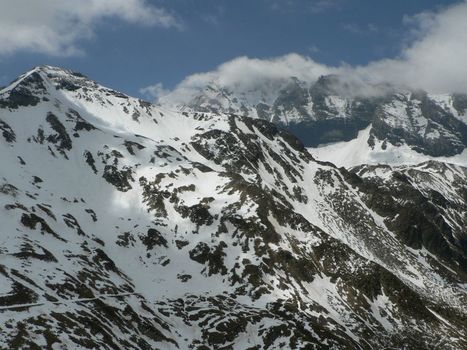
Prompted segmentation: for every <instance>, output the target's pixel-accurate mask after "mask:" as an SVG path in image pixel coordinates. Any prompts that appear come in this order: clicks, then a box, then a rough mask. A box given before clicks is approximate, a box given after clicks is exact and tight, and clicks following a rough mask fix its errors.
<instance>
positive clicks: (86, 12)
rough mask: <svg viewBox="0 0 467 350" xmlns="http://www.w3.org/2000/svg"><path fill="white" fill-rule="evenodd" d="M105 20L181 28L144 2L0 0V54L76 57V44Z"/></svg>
mask: <svg viewBox="0 0 467 350" xmlns="http://www.w3.org/2000/svg"><path fill="white" fill-rule="evenodd" d="M109 18H115V19H119V20H121V21H124V22H127V23H130V24H135V25H143V26H158V27H162V28H178V29H181V28H182V23H181V22H180V21H179V20H178V19H177V18H176V17H175V16H174V15H172V14H171V13H169V12H168V11H166V10H164V9H162V8H159V7H155V6H152V5H150V4H149V3H148V2H147V1H146V0H80V1H74V0H41V1H38V0H2V4H1V10H0V54H9V53H14V52H17V51H31V52H39V53H45V54H49V55H54V56H67V55H74V54H79V53H81V52H82V51H81V48H80V47H79V45H78V43H79V41H80V40H85V39H89V38H92V37H93V36H94V35H95V29H96V27H97V26H98V25H99V24H101V23H102V22H103V20H105V19H109Z"/></svg>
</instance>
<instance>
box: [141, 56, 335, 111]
mask: <svg viewBox="0 0 467 350" xmlns="http://www.w3.org/2000/svg"><path fill="white" fill-rule="evenodd" d="M334 71H335V69H334V68H331V67H327V66H325V65H322V64H319V63H317V62H315V61H313V60H312V59H311V58H308V57H303V56H300V55H298V54H288V55H285V56H281V57H278V58H274V59H262V60H261V59H255V58H248V57H238V58H236V59H234V60H231V61H228V62H226V63H224V64H222V65H220V66H219V67H217V69H216V70H214V71H211V72H207V73H198V74H193V75H190V76H189V77H187V78H185V79H184V80H183V81H182V82H181V83H180V84H179V85H178V86H177V87H176V88H175V89H174V91H172V92H170V93H164V95H163V96H159V97H163V101H164V102H166V103H186V102H188V101H189V100H190V99H191V98H192V97H193V96H194V95H195V94H196V93H197V92H199V91H200V90H201V89H203V88H204V87H206V85H209V84H214V85H218V86H225V87H229V88H230V89H231V90H233V91H243V92H245V91H255V90H261V89H265V88H268V87H270V88H272V89H274V87H277V86H280V85H281V83H282V82H283V81H284V79H287V78H290V77H300V79H303V80H306V81H314V80H316V79H318V78H319V77H320V76H321V75H324V74H330V73H332V72H334ZM145 89H151V87H148V88H145Z"/></svg>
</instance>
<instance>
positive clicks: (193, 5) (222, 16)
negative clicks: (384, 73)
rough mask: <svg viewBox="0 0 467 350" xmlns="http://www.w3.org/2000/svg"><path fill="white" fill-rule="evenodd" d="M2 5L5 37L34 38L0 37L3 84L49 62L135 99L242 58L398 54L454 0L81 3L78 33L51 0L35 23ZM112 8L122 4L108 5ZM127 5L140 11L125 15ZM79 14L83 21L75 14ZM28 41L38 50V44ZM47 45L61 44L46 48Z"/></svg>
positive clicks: (16, 7) (361, 61)
mask: <svg viewBox="0 0 467 350" xmlns="http://www.w3.org/2000/svg"><path fill="white" fill-rule="evenodd" d="M4 1H5V5H2V6H4V9H6V11H3V12H4V15H3V17H2V15H1V14H0V30H2V29H3V27H5V26H6V28H7V30H6V31H5V30H4V31H3V32H4V33H5V32H6V34H4V35H7V34H8V30H11V31H12V32H13V30H15V27H14V25H17V23H18V22H19V21H23V23H29V22H28V21H30V23H31V25H30V26H29V27H28V28H26V29H27V31H26V29H25V31H26V32H27V33H29V34H28V35H30V36H31V38H30V39H27V40H29V41H26V39H24V38H23V37H19V36H18V38H13V39H12V41H13V42H10V43H9V46H8V43H7V44H5V39H3V40H2V37H1V36H0V85H4V84H6V83H8V82H9V81H10V80H12V79H14V78H15V77H16V76H17V75H19V74H20V73H22V72H24V71H25V70H28V69H29V68H31V67H33V66H36V65H41V64H50V65H57V66H61V67H65V68H70V69H73V70H76V71H80V72H82V73H84V74H86V75H88V76H89V77H91V78H92V79H94V80H97V81H99V82H100V83H103V84H104V85H107V86H110V87H113V88H115V89H118V90H121V91H124V92H126V93H129V94H131V95H135V96H138V95H139V94H140V92H139V91H140V89H141V88H142V87H145V86H148V85H151V84H155V83H158V82H160V83H162V84H163V86H164V87H165V88H168V89H172V88H173V87H174V86H175V85H176V84H177V83H179V82H180V81H182V80H183V79H184V78H185V77H187V76H189V75H191V74H194V73H197V72H206V71H211V70H213V69H215V68H216V67H217V66H218V65H220V64H222V63H224V62H226V61H229V60H231V59H234V58H236V57H239V56H248V57H251V58H272V57H278V56H282V55H285V54H288V53H298V54H300V55H303V56H307V57H311V58H312V59H313V60H314V61H316V62H319V63H321V64H324V65H327V66H338V65H342V63H346V64H349V65H352V66H355V65H366V64H368V63H369V62H373V61H378V60H381V59H384V58H393V57H397V56H398V55H400V54H401V51H402V50H403V49H404V48H405V47H407V45H410V43H411V40H412V38H411V36H412V35H415V34H417V33H415V34H414V33H412V32H414V30H413V28H412V24H413V23H412V22H413V21H411V19H413V18H414V16H416V15H417V14H420V13H427V12H430V11H431V12H433V13H436V12H437V11H441V10H442V8H443V7H446V6H449V5H451V4H456V3H459V1H448V0H444V1H439V0H438V1H433V0H390V1H389V0H381V1H374V0H373V1H370V0H295V1H294V0H236V1H230V0H160V1H156V0H152V1H149V0H148V1H143V0H131V1H129V0H128V1H127V2H126V3H125V4H124V5H122V4H123V3H122V0H83V3H85V2H88V3H89V4H92V5H93V6H94V7H92V8H93V10H92V11H93V12H91V11H88V12H86V13H85V12H80V13H79V15H76V14H75V13H74V12H73V11H75V9H74V8H73V7H72V6H76V4H77V3H78V1H75V2H70V3H69V4H70V7H66V8H65V7H64V8H63V11H62V12H63V13H66V14H67V16H70V18H72V20H73V21H75V22H73V23H75V25H74V27H73V28H71V27H70V28H69V27H67V25H66V24H64V23H61V22H60V20H61V19H56V18H55V17H57V18H58V17H59V16H61V17H65V16H64V15H63V13H58V14H57V15H56V16H55V15H54V14H53V11H55V10H54V9H56V7H57V6H56V4H57V3H56V1H57V0H43V1H44V2H43V6H45V7H47V6H50V11H49V12H47V13H44V14H43V17H41V15H39V16H37V17H39V18H34V16H33V14H34V11H33V10H30V3H32V2H38V1H37V0H4ZM62 1H64V2H68V0H62ZM100 1H102V3H106V6H104V7H103V6H101V7H98V6H97V5H96V3H97V4H99V2H100ZM102 3H101V5H102ZM114 4H116V6H117V7H118V6H120V7H121V8H119V9H118V10H115V9H113V8H112V6H113V5H114ZM119 4H120V5H119ZM128 4H130V5H128ZM131 4H133V5H134V6H139V7H138V8H137V9H136V10H134V9H129V8H128V6H132V5H131ZM54 6H55V7H54ZM60 6H61V5H60ZM89 8H91V5H90V6H89ZM148 9H150V10H156V11H155V12H150V13H151V16H152V17H150V16H149V15H145V13H146V14H147V13H149V12H148ZM25 11H26V12H27V11H30V13H29V14H28V13H25ZM50 12H52V14H51V13H50ZM75 15H76V16H79V18H78V17H76V18H78V19H76V18H75V17H72V16H75ZM7 16H8V17H7ZM14 16H18V19H17V21H11V23H10V22H8V21H10V20H11V18H12V17H14ZM52 16H55V17H53V18H52ZM41 20H43V21H44V23H41V22H40V21H41ZM466 21H467V18H466ZM2 22H4V23H2ZM50 23H53V24H52V25H51V24H50ZM48 25H50V26H51V28H49V29H51V30H49V31H44V33H45V34H44V36H43V37H41V36H40V35H39V34H37V33H38V32H39V30H38V29H37V28H43V27H44V26H48ZM419 27H423V26H420V25H419ZM77 28H78V29H77ZM22 29H24V28H22ZM422 29H423V28H422ZM54 31H55V32H54ZM16 32H17V30H16ZM31 33H34V34H31ZM51 33H52V34H51ZM62 36H63V37H62ZM15 40H16V42H15ZM21 40H25V42H24V43H21ZM34 40H36V41H37V42H40V43H41V44H38V45H36V43H35V41H34ZM53 41H57V42H59V43H60V44H57V45H55V46H53V45H52V46H51V45H49V44H48V43H47V42H53ZM2 42H3V44H2ZM2 45H5V47H4V48H3V50H2Z"/></svg>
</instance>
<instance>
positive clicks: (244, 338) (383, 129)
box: [0, 66, 467, 350]
mask: <svg viewBox="0 0 467 350" xmlns="http://www.w3.org/2000/svg"><path fill="white" fill-rule="evenodd" d="M339 79H340V78H339V77H335V76H328V77H322V78H321V79H319V80H318V81H317V82H316V83H315V84H313V85H312V86H306V85H305V84H304V83H303V82H301V81H299V80H298V79H294V78H291V79H290V81H288V82H286V84H285V85H284V86H281V87H280V89H278V90H277V91H278V92H277V95H274V94H273V93H269V92H270V91H273V90H268V87H265V91H263V92H261V91H256V92H255V94H256V95H255V94H253V93H251V94H250V93H249V92H248V91H245V92H244V93H243V94H242V93H237V92H236V93H235V94H234V93H233V92H230V91H228V90H226V89H225V88H222V87H215V86H209V87H207V88H206V89H204V90H203V91H202V93H200V95H199V96H196V97H195V98H193V100H192V101H191V102H190V103H189V104H188V105H184V106H176V109H175V110H174V109H173V108H174V107H173V106H171V107H170V108H169V107H168V106H156V105H153V104H150V103H148V102H145V101H142V100H140V99H136V98H132V97H129V96H127V95H125V94H122V93H120V92H117V91H115V90H112V89H109V88H105V87H103V86H101V85H99V84H97V83H96V82H94V81H92V80H90V79H88V78H86V77H84V76H83V75H81V74H79V73H74V72H71V71H67V70H63V69H60V68H55V67H49V66H43V67H37V68H35V69H33V70H31V71H29V72H27V73H25V74H24V75H22V76H20V77H19V78H18V79H17V80H16V81H14V82H13V83H11V84H10V85H9V86H8V87H6V88H4V89H2V90H0V164H1V166H0V240H1V242H0V348H4V349H242V350H243V349H377V348H381V349H389V348H391V349H452V350H458V349H464V348H467V311H466V307H465V305H467V168H465V167H463V166H461V165H459V164H461V163H462V159H463V158H462V156H463V154H464V153H463V152H464V149H465V145H466V136H467V131H466V120H467V117H466V115H465V109H466V108H467V99H466V97H465V96H464V95H431V94H427V93H425V92H414V91H408V90H403V89H395V88H392V87H388V86H378V87H374V89H375V91H376V92H377V93H375V94H374V96H371V97H368V96H367V97H359V96H352V95H351V94H350V93H349V91H356V90H355V89H353V88H351V86H350V88H349V86H345V84H344V85H343V84H340V83H339V81H340V80H339ZM336 86H339V88H340V89H341V88H342V87H344V88H345V89H344V90H339V91H338V90H336V89H337V87H336ZM268 91H269V92H268ZM274 91H276V90H274ZM287 129H288V130H287ZM290 131H292V133H291V132H290ZM293 133H295V134H296V135H297V136H298V138H297V137H296V136H294V134H293ZM331 142H333V143H335V144H334V145H333V146H326V147H335V148H334V149H330V148H323V147H319V148H316V147H317V146H318V145H322V144H328V143H331ZM342 142H350V143H347V144H345V143H342ZM336 145H337V146H336ZM342 145H344V148H341V149H340V151H339V149H338V148H336V147H342ZM345 145H347V146H348V147H354V148H353V149H358V150H360V151H361V152H367V153H365V155H364V156H362V157H360V158H358V157H356V158H355V159H353V160H349V162H348V164H349V165H356V164H360V165H358V166H349V167H347V168H343V167H338V166H336V165H335V164H333V163H332V162H329V161H324V160H325V159H323V158H325V155H326V154H329V155H333V156H337V155H339V154H341V155H342V154H346V153H345V152H346V150H345ZM372 148H373V150H372ZM349 149H351V148H349ZM403 149H407V150H409V149H410V150H412V151H413V152H415V153H417V154H418V155H419V158H416V159H417V160H421V161H422V162H421V163H419V164H409V163H411V162H405V161H403V160H401V161H400V163H405V164H399V165H387V164H364V163H365V160H367V159H370V158H371V157H373V158H371V160H372V162H371V163H374V162H376V160H377V159H378V158H375V157H376V156H375V154H376V153H374V152H383V153H384V152H386V151H387V152H389V153H390V154H389V155H388V156H387V157H386V158H384V159H390V160H391V162H389V163H391V164H393V163H394V159H395V157H394V155H397V154H398V153H397V152H399V151H400V150H403ZM316 150H317V151H316ZM319 150H321V151H323V152H322V153H320V157H319V158H320V159H323V160H318V159H316V158H315V157H313V155H312V154H313V152H314V151H316V152H318V153H319ZM331 151H332V152H331ZM333 152H334V153H333ZM372 152H373V153H372ZM378 154H379V153H378ZM370 155H371V157H370ZM350 156H351V154H349V155H348V156H347V158H348V157H350ZM445 157H458V158H456V159H457V160H458V164H457V165H456V164H451V163H449V162H446V159H445ZM459 157H460V158H459ZM380 159H383V158H380ZM345 160H346V159H342V158H341V159H340V161H342V162H344V161H345ZM412 163H413V162H412ZM339 165H341V164H339Z"/></svg>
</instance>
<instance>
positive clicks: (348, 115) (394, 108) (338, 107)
mask: <svg viewBox="0 0 467 350" xmlns="http://www.w3.org/2000/svg"><path fill="white" fill-rule="evenodd" d="M234 91H235V92H234ZM182 109H184V110H192V111H203V112H212V113H234V114H237V115H243V116H249V117H252V118H260V119H265V120H269V121H272V122H275V123H277V124H279V125H281V126H283V127H286V128H287V129H289V130H290V131H292V132H293V133H294V134H295V135H296V136H298V137H299V138H300V139H301V140H302V142H304V144H305V145H306V146H307V147H317V146H319V145H323V144H329V143H333V142H341V141H350V140H352V139H355V138H356V137H357V134H358V132H359V131H361V130H363V129H365V128H369V129H370V130H369V133H368V136H367V137H366V139H365V143H366V147H367V148H374V146H375V143H377V142H378V141H381V142H382V143H384V145H385V146H384V147H386V145H387V144H390V145H393V146H402V145H407V146H409V149H412V150H413V151H415V152H418V153H421V154H424V155H428V156H432V157H440V156H454V155H457V154H460V153H462V152H463V151H464V149H465V148H466V146H467V115H466V109H467V95H462V94H445V95H439V94H438V95H436V94H429V93H427V92H424V91H413V90H410V89H407V88H403V87H395V86H390V85H368V84H366V85H365V84H363V83H358V84H357V83H355V82H351V81H346V80H345V79H343V77H339V76H335V75H330V76H322V77H321V78H319V79H318V80H317V81H316V82H314V83H312V84H309V83H306V82H304V81H301V80H299V79H298V78H294V77H293V78H290V79H289V80H286V81H281V82H276V83H275V84H272V85H271V86H269V87H267V88H265V91H262V92H257V91H243V90H242V88H241V87H236V88H235V89H233V88H231V87H224V86H218V85H216V84H211V85H208V86H207V87H206V88H205V89H204V90H202V91H200V92H199V94H198V95H196V96H194V97H193V98H192V99H191V100H190V101H189V102H188V103H186V104H184V105H183V107H182ZM384 149H385V148H384ZM384 149H383V150H384ZM465 165H467V160H466V161H465Z"/></svg>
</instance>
